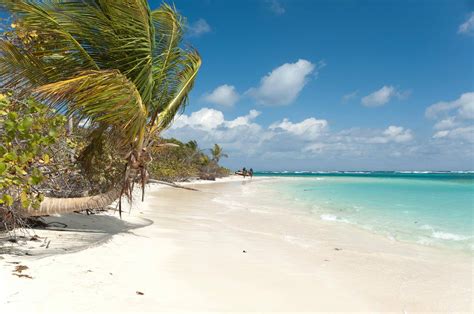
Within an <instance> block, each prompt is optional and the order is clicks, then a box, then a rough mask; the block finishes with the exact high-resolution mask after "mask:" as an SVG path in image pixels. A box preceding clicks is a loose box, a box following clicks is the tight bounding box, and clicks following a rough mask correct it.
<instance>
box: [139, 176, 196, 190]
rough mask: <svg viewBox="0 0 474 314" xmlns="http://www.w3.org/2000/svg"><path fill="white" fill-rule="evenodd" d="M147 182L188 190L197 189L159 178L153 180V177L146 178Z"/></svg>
mask: <svg viewBox="0 0 474 314" xmlns="http://www.w3.org/2000/svg"><path fill="white" fill-rule="evenodd" d="M148 183H157V184H163V185H168V186H171V187H174V188H178V189H185V190H190V191H199V190H198V189H195V188H190V187H187V186H182V185H179V184H176V183H171V182H166V181H160V180H155V179H148Z"/></svg>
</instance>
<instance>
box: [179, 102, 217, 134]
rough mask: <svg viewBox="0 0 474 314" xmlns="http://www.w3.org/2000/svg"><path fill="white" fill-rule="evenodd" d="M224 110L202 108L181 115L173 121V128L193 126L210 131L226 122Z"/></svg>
mask: <svg viewBox="0 0 474 314" xmlns="http://www.w3.org/2000/svg"><path fill="white" fill-rule="evenodd" d="M224 121H225V120H224V114H223V113H222V111H219V110H215V109H210V108H202V109H201V110H199V111H195V112H193V113H192V114H191V115H189V116H188V115H185V114H183V115H181V116H179V117H178V118H177V119H176V120H175V121H174V123H173V125H172V128H175V129H176V128H182V127H191V128H195V129H200V130H206V131H210V130H213V129H215V128H217V127H218V126H219V125H221V124H223V123H224Z"/></svg>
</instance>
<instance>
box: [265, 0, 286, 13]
mask: <svg viewBox="0 0 474 314" xmlns="http://www.w3.org/2000/svg"><path fill="white" fill-rule="evenodd" d="M266 3H267V4H268V8H269V9H270V11H272V12H273V13H274V14H276V15H282V14H284V13H285V8H284V7H283V6H282V4H281V3H280V1H278V0H267V1H266Z"/></svg>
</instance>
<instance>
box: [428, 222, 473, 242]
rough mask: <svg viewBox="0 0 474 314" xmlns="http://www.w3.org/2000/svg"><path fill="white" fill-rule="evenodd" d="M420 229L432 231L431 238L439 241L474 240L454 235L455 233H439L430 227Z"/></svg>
mask: <svg viewBox="0 0 474 314" xmlns="http://www.w3.org/2000/svg"><path fill="white" fill-rule="evenodd" d="M420 229H421V230H429V231H431V237H432V238H435V239H438V240H451V241H464V240H469V239H470V238H472V237H469V236H465V235H460V234H454V233H449V232H444V231H437V230H436V229H435V228H433V227H432V226H430V225H422V226H420Z"/></svg>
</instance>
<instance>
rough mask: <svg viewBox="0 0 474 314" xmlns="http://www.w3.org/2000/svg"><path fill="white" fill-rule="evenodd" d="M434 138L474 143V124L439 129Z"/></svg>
mask: <svg viewBox="0 0 474 314" xmlns="http://www.w3.org/2000/svg"><path fill="white" fill-rule="evenodd" d="M433 138H435V139H450V140H463V141H467V142H469V143H474V126H472V125H470V126H463V127H459V128H453V129H447V130H441V131H437V132H436V133H435V134H434V135H433Z"/></svg>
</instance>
